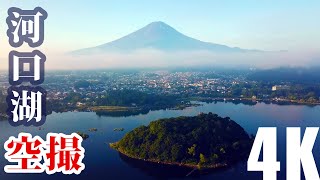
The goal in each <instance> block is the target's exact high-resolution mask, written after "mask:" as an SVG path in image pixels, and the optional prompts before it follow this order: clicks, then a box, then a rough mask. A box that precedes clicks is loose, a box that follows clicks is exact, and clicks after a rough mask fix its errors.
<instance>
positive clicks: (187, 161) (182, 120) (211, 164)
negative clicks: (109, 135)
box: [110, 113, 253, 168]
mask: <svg viewBox="0 0 320 180" xmlns="http://www.w3.org/2000/svg"><path fill="white" fill-rule="evenodd" d="M252 143H253V139H252V138H251V137H250V136H249V135H248V134H247V133H246V132H245V130H244V129H243V128H242V127H241V126H240V125H239V124H237V123H236V122H235V121H233V120H231V119H230V118H229V117H226V118H222V117H219V116H218V115H217V114H213V113H208V114H204V113H201V114H199V115H198V116H194V117H184V116H182V117H177V118H168V119H160V120H156V121H153V122H151V123H150V124H149V125H148V126H140V127H138V128H136V129H134V130H132V131H131V132H129V133H127V134H126V135H125V136H124V137H123V138H122V139H121V140H120V141H118V142H115V143H110V146H111V147H112V148H114V149H116V150H117V151H119V152H120V153H121V154H124V155H126V156H128V157H130V158H134V159H140V160H143V161H148V162H155V163H161V164H168V165H179V166H186V167H192V168H221V167H228V166H231V165H232V164H235V163H237V162H239V161H241V160H243V159H246V158H247V157H248V155H249V152H250V149H251V146H252Z"/></svg>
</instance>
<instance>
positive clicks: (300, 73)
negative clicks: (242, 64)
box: [248, 67, 320, 83]
mask: <svg viewBox="0 0 320 180" xmlns="http://www.w3.org/2000/svg"><path fill="white" fill-rule="evenodd" d="M248 79H249V80H254V81H265V82H296V83H320V67H313V68H276V69H269V70H261V71H257V72H254V73H252V74H251V75H249V76H248Z"/></svg>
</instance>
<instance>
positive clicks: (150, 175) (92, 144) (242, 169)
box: [0, 102, 320, 180]
mask: <svg viewBox="0 0 320 180" xmlns="http://www.w3.org/2000/svg"><path fill="white" fill-rule="evenodd" d="M200 112H205V113H207V112H213V113H217V114H218V115H219V116H222V117H225V116H229V117H231V119H233V120H234V121H236V122H237V123H239V124H240V125H241V126H242V127H244V129H245V130H246V131H247V132H248V133H249V134H254V135H255V134H256V132H257V129H258V127H278V160H279V161H281V172H279V173H278V177H279V178H278V179H285V172H286V169H285V148H286V147H285V133H286V131H285V130H286V129H285V128H286V127H302V129H303V130H304V128H305V127H319V126H320V106H315V107H309V106H302V105H301V106H300V105H299V106H298V105H275V104H264V103H258V104H256V105H254V106H249V105H244V104H237V105H236V104H233V103H224V102H217V103H210V104H206V103H204V104H203V106H199V107H191V108H187V109H184V110H159V111H150V112H149V113H148V114H144V115H137V116H129V117H107V116H101V117H99V116H97V115H96V114H95V113H93V112H67V113H53V114H51V115H49V116H48V117H47V121H46V123H45V124H44V125H43V126H42V130H39V128H36V127H11V126H10V125H9V123H8V122H7V121H0V137H1V138H0V145H1V149H0V154H1V156H0V168H1V169H0V180H9V179H14V180H20V179H21V180H29V179H30V180H31V179H32V180H33V179H36V178H44V179H58V178H59V180H63V179H85V178H86V179H88V178H91V177H92V178H94V179H98V178H96V177H104V179H155V178H161V179H163V178H164V179H174V178H185V175H186V174H188V172H190V169H185V168H180V167H168V166H162V165H156V164H150V163H144V162H140V161H136V160H132V159H128V158H126V157H123V156H121V155H119V153H118V152H116V151H115V150H113V149H111V148H110V147H109V145H108V143H110V142H115V141H118V140H119V139H121V138H122V137H123V136H124V134H125V133H127V132H128V131H130V130H132V129H134V128H136V127H138V126H140V125H148V124H149V122H150V121H153V120H156V119H159V118H168V117H177V116H194V115H197V114H199V113H200ZM90 128H97V129H98V131H97V132H89V131H88V129H90ZM114 128H125V130H124V131H123V132H115V131H113V129H114ZM76 131H82V132H85V133H87V134H89V136H90V137H89V138H88V139H87V140H85V141H84V142H83V146H84V148H85V150H86V152H85V158H84V163H85V165H86V168H85V170H84V171H83V172H82V173H81V174H80V175H78V176H77V175H61V174H59V173H57V174H55V175H50V176H48V175H46V174H5V173H4V171H3V167H4V166H5V164H6V163H7V162H6V160H5V159H4V157H3V155H4V153H5V151H4V149H3V144H4V142H5V141H6V140H7V139H8V138H9V136H16V137H17V135H18V134H19V133H20V132H29V133H31V134H32V135H33V136H35V135H39V136H41V137H42V138H44V139H45V136H46V134H47V133H48V132H55V133H65V134H71V133H72V132H76ZM302 132H303V131H302ZM313 151H314V156H315V159H316V162H317V164H319V163H318V162H319V161H320V153H319V152H320V143H319V140H317V142H316V144H315V146H314V149H313ZM318 166H319V165H318ZM192 178H198V179H224V180H228V179H230V180H233V179H246V180H251V179H252V180H256V179H257V180H258V179H262V173H261V172H247V171H246V162H245V161H244V162H241V163H239V164H237V165H235V166H233V167H231V168H227V169H220V170H216V171H211V172H208V171H201V172H195V173H194V174H193V176H192ZM302 179H303V178H302Z"/></svg>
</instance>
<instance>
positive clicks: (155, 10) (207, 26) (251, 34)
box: [0, 0, 320, 66]
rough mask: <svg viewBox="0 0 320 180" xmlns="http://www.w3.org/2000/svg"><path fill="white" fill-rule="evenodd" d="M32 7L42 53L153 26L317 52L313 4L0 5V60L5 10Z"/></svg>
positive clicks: (69, 1)
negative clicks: (39, 20)
mask: <svg viewBox="0 0 320 180" xmlns="http://www.w3.org/2000/svg"><path fill="white" fill-rule="evenodd" d="M36 6H40V7H42V8H44V9H45V10H46V11H47V12H48V19H47V20H46V25H45V29H46V32H45V42H44V45H43V46H42V47H41V48H39V49H40V50H43V51H44V52H45V53H58V52H60V53H61V52H68V51H70V50H75V49H80V48H85V47H91V46H96V45H100V44H103V43H106V42H109V41H112V40H115V39H117V38H120V37H122V36H124V35H127V34H128V33H131V32H133V31H135V30H137V29H139V28H141V27H143V26H145V25H147V24H149V23H150V22H153V21H163V22H165V23H167V24H169V25H171V26H172V27H174V28H175V29H177V30H178V31H180V32H182V33H184V34H186V35H188V36H191V37H194V38H196V39H199V40H202V41H208V42H214V43H219V44H225V45H229V46H237V47H241V48H248V49H261V50H288V51H299V52H303V53H306V54H307V53H309V52H313V53H314V52H320V33H319V32H320V21H319V17H320V1H319V0H310V1H301V0H300V1H298V0H297V1H296V0H282V1H279V0H261V1H256V0H241V1H240V0H239V1H235V0H225V1H220V0H198V1H186V0H175V1H172V0H152V1H151V0H136V1H132V0H108V1H107V0H0V47H1V48H0V58H2V59H0V60H3V58H5V57H7V55H8V53H9V51H10V50H11V49H13V48H11V47H9V45H8V41H7V36H6V30H7V25H6V22H5V19H6V17H7V10H8V8H9V7H19V8H22V9H33V8H34V7H36ZM21 49H23V48H21ZM0 65H1V63H0ZM2 66H3V65H2Z"/></svg>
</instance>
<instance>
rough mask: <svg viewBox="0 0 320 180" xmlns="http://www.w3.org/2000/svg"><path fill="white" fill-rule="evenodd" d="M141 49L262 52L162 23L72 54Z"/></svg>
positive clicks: (151, 24)
mask: <svg viewBox="0 0 320 180" xmlns="http://www.w3.org/2000/svg"><path fill="white" fill-rule="evenodd" d="M139 49H155V50H161V51H169V52H172V51H197V50H206V51H212V52H218V53H221V52H222V53H234V52H262V51H259V50H248V49H241V48H238V47H229V46H226V45H221V44H215V43H211V42H204V41H200V40H197V39H194V38H192V37H189V36H187V35H184V34H182V33H180V32H179V31H177V30H176V29H174V28H173V27H171V26H169V25H168V24H166V23H164V22H162V21H155V22H152V23H150V24H148V25H146V26H145V27H143V28H141V29H138V30H136V31H134V32H132V33H130V34H128V35H126V36H123V37H121V38H119V39H116V40H114V41H111V42H109V43H105V44H102V45H99V46H95V47H90V48H85V49H80V50H76V51H73V52H71V53H72V54H91V53H104V52H130V51H135V50H139Z"/></svg>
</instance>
